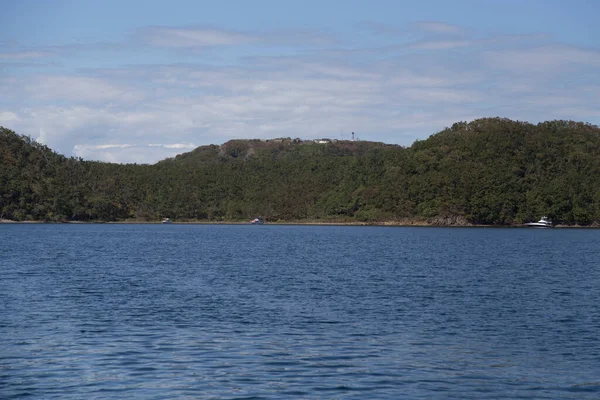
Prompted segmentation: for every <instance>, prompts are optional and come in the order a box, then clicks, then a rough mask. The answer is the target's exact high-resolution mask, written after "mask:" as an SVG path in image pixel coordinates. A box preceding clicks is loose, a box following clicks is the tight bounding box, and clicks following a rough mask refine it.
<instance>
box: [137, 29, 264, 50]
mask: <svg viewBox="0 0 600 400" xmlns="http://www.w3.org/2000/svg"><path fill="white" fill-rule="evenodd" d="M138 34H139V35H140V36H141V37H142V39H143V40H144V41H146V42H148V43H150V44H152V45H154V46H159V47H204V46H231V45H239V44H247V43H251V42H253V41H254V38H253V37H252V36H250V35H248V34H243V33H238V32H232V31H225V30H222V29H209V28H173V27H151V28H146V29H143V30H140V31H139V33H138Z"/></svg>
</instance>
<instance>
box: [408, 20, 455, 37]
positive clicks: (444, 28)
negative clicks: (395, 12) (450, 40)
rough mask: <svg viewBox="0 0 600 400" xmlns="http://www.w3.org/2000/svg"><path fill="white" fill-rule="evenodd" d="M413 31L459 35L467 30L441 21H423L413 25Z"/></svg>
mask: <svg viewBox="0 0 600 400" xmlns="http://www.w3.org/2000/svg"><path fill="white" fill-rule="evenodd" d="M411 27H412V28H413V29H417V30H420V31H423V32H427V33H435V34H445V35H459V34H463V33H465V32H466V30H465V28H463V27H461V26H458V25H454V24H449V23H446V22H441V21H421V22H415V23H413V24H411Z"/></svg>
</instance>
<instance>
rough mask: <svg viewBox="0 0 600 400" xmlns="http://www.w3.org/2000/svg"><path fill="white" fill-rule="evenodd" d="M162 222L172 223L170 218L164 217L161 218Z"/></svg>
mask: <svg viewBox="0 0 600 400" xmlns="http://www.w3.org/2000/svg"><path fill="white" fill-rule="evenodd" d="M162 223H163V224H172V223H173V221H171V219H170V218H165V219H163V220H162Z"/></svg>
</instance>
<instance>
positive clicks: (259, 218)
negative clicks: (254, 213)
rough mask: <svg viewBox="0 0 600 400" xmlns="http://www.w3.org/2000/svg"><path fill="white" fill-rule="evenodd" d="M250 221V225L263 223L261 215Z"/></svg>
mask: <svg viewBox="0 0 600 400" xmlns="http://www.w3.org/2000/svg"><path fill="white" fill-rule="evenodd" d="M250 223H251V224H252V225H262V224H264V221H263V219H262V217H256V218H254V219H253V220H252V221H251V222H250Z"/></svg>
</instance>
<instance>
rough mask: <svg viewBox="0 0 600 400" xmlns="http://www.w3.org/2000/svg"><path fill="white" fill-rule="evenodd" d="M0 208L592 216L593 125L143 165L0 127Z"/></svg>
mask: <svg viewBox="0 0 600 400" xmlns="http://www.w3.org/2000/svg"><path fill="white" fill-rule="evenodd" d="M0 214H1V215H2V218H5V219H14V220H48V221H72V220H77V221H115V220H128V219H137V220H158V219H160V218H161V217H166V216H168V217H170V218H171V219H173V220H175V221H177V220H180V221H181V220H208V221H218V220H228V221H235V220H240V221H247V220H249V219H251V218H253V217H255V216H256V215H262V216H263V217H265V218H266V220H267V221H302V220H311V221H314V220H320V221H337V222H394V221H429V223H433V224H495V225H504V224H506V225H509V224H518V223H523V222H526V221H531V220H537V219H538V218H539V217H540V216H541V215H548V216H549V217H551V218H553V219H554V221H555V222H561V223H564V224H570V225H573V224H579V225H593V224H596V225H597V224H600V129H599V128H598V127H596V126H593V125H589V124H585V123H580V122H572V121H550V122H544V123H540V124H537V125H533V124H529V123H525V122H518V121H511V120H507V119H501V118H486V119H479V120H475V121H472V122H470V123H466V122H459V123H456V124H454V125H453V126H452V127H450V128H447V129H444V130H443V131H441V132H439V133H436V134H434V135H432V136H430V137H429V138H428V139H426V140H421V141H417V142H415V143H414V144H413V145H412V146H411V147H408V148H404V147H401V146H396V145H387V144H383V143H374V142H363V141H360V142H352V141H328V142H327V143H314V142H312V141H301V140H299V139H290V138H281V139H273V140H268V141H260V140H232V141H229V142H227V143H225V144H223V145H221V146H217V145H210V146H202V147H199V148H197V149H195V150H193V151H191V152H189V153H185V154H182V155H179V156H177V157H175V158H171V159H166V160H164V161H161V162H159V163H157V164H154V165H132V164H127V165H121V164H110V163H101V162H90V161H83V160H81V159H74V158H66V157H64V156H61V155H58V154H56V153H54V152H53V151H51V150H50V149H48V148H47V147H45V146H42V145H40V144H38V143H36V142H34V141H32V140H31V139H30V138H28V137H26V136H21V135H17V134H16V133H14V132H12V131H10V130H8V129H5V128H0Z"/></svg>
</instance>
